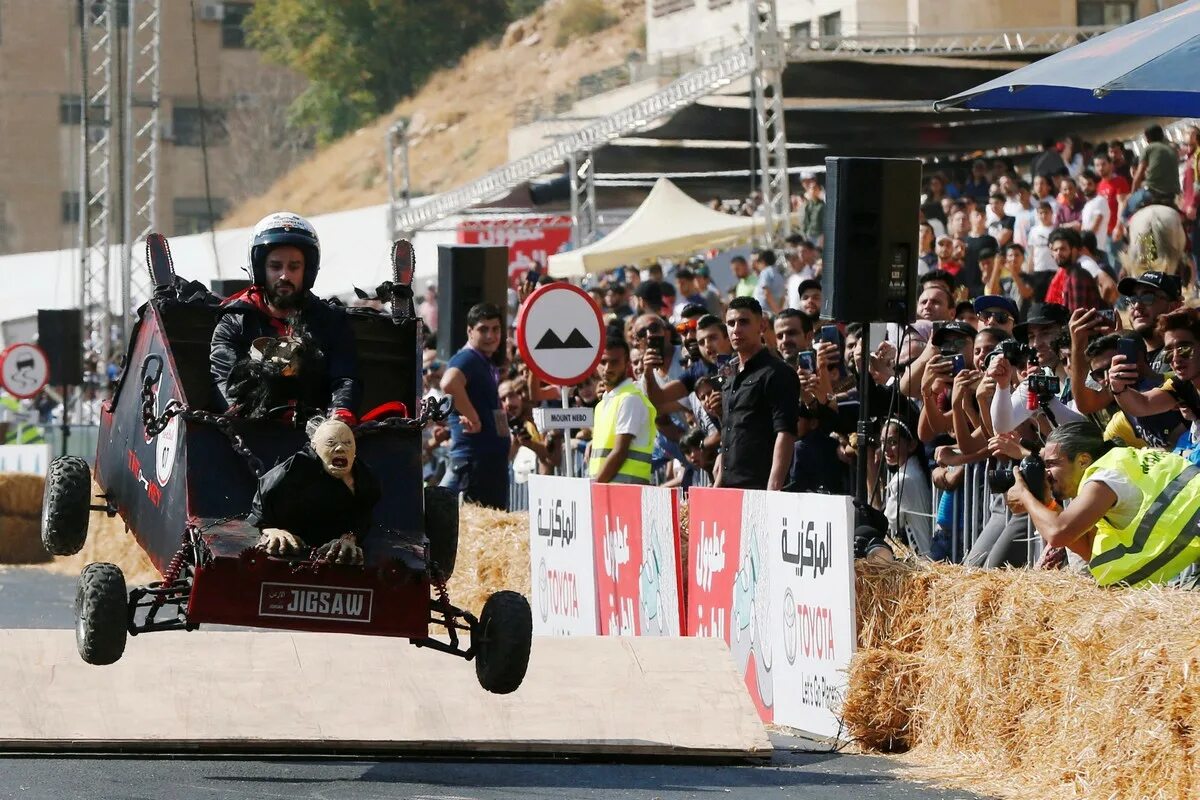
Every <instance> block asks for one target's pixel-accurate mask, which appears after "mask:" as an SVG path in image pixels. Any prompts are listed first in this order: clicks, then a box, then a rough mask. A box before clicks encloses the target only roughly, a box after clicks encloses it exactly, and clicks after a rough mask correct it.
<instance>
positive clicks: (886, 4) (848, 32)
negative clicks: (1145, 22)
mask: <svg viewBox="0 0 1200 800" xmlns="http://www.w3.org/2000/svg"><path fill="white" fill-rule="evenodd" d="M747 2H748V0H646V51H647V58H648V59H649V60H650V61H657V60H659V59H662V58H671V57H674V56H681V57H689V56H693V55H694V54H696V53H697V51H700V53H701V54H704V55H707V54H708V53H712V52H717V51H719V50H720V49H722V48H723V47H728V46H731V45H733V44H735V43H736V42H738V41H741V40H742V39H744V37H745V34H746V26H747V19H748V17H749V11H748V9H747ZM1179 2H1181V0H1049V2H1040V3H1035V2H1030V1H1029V0H978V2H966V0H951V1H950V2H947V0H777V13H778V16H779V24H780V27H781V28H782V29H783V31H784V33H785V35H786V36H788V38H789V39H791V40H792V41H793V42H795V41H798V40H801V39H809V40H814V39H820V38H823V37H842V36H891V35H895V36H903V35H918V34H920V35H928V34H943V33H964V32H974V31H996V32H999V31H1005V30H1010V31H1015V30H1029V29H1031V28H1071V27H1076V26H1093V25H1103V26H1113V25H1123V24H1125V23H1126V22H1132V21H1133V20H1135V19H1138V18H1139V17H1143V16H1146V15H1148V14H1152V13H1154V12H1155V11H1160V10H1162V9H1163V8H1166V7H1169V6H1173V5H1178V3H1179ZM812 46H819V45H817V44H816V42H814V43H813V45H812ZM701 57H703V55H702V56H701Z"/></svg>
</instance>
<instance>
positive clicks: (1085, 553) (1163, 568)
mask: <svg viewBox="0 0 1200 800" xmlns="http://www.w3.org/2000/svg"><path fill="white" fill-rule="evenodd" d="M1041 462H1042V464H1043V468H1044V470H1045V476H1046V479H1045V482H1044V484H1045V485H1044V486H1036V485H1033V484H1035V483H1036V481H1031V480H1029V474H1030V472H1036V471H1037V469H1036V466H1035V465H1033V464H1030V465H1028V466H1023V467H1022V468H1021V469H1018V470H1016V471H1015V474H1014V483H1013V487H1012V488H1011V489H1010V490H1009V491H1008V494H1007V496H1008V499H1009V502H1010V503H1012V504H1013V506H1014V507H1016V508H1020V509H1023V510H1025V511H1027V513H1028V514H1029V516H1030V518H1031V519H1032V521H1033V524H1034V527H1035V528H1036V529H1037V531H1038V533H1039V534H1041V536H1042V538H1043V539H1044V540H1045V542H1046V544H1048V545H1049V546H1051V547H1065V548H1067V549H1069V550H1070V551H1071V552H1073V553H1075V554H1076V555H1078V556H1080V557H1081V558H1083V559H1084V560H1086V561H1087V562H1088V569H1089V570H1090V571H1091V573H1092V576H1093V577H1094V578H1095V579H1096V582H1097V583H1098V584H1100V585H1101V586H1111V585H1126V586H1144V585H1149V584H1155V583H1165V582H1167V581H1169V580H1171V579H1172V578H1174V577H1176V576H1177V575H1179V573H1181V572H1183V570H1185V569H1187V568H1188V567H1190V566H1192V565H1193V564H1195V563H1196V562H1197V561H1198V560H1200V536H1197V535H1196V530H1197V529H1196V526H1197V522H1198V521H1200V470H1197V468H1196V467H1194V466H1193V465H1191V464H1190V463H1189V462H1188V461H1187V460H1186V459H1184V458H1181V457H1179V456H1177V455H1173V454H1171V453H1165V452H1163V451H1161V450H1157V449H1153V448H1133V447H1114V446H1113V445H1112V443H1111V442H1108V441H1106V440H1105V439H1104V435H1103V433H1102V432H1101V431H1100V429H1099V428H1098V427H1096V425H1095V424H1094V423H1092V422H1088V421H1080V422H1072V423H1067V424H1064V425H1061V426H1059V427H1058V428H1056V429H1055V430H1054V431H1052V432H1051V433H1050V435H1049V436H1048V437H1047V438H1046V446H1045V448H1044V449H1043V451H1042V454H1041ZM1031 467H1032V468H1033V469H1031ZM1039 490H1040V491H1039ZM1064 500H1070V501H1071V502H1070V504H1069V505H1067V506H1066V507H1065V508H1063V507H1062V506H1061V505H1060V502H1061V501H1064Z"/></svg>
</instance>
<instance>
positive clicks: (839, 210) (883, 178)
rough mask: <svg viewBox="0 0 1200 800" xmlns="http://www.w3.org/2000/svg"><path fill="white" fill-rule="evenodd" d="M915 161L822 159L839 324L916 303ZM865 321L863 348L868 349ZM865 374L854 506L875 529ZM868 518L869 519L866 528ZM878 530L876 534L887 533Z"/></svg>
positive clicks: (879, 318)
mask: <svg viewBox="0 0 1200 800" xmlns="http://www.w3.org/2000/svg"><path fill="white" fill-rule="evenodd" d="M920 202H921V162H920V161H918V160H916V159H907V158H905V159H901V158H840V157H831V158H827V159H825V268H824V272H823V280H822V296H823V301H824V302H823V304H822V308H821V311H822V315H823V316H825V317H831V318H833V319H836V320H838V321H840V322H862V323H871V322H898V323H907V322H909V321H910V320H911V319H912V318H913V314H914V313H915V312H916V308H917V226H918V222H917V220H918V212H919V207H920ZM870 330H871V328H870V325H868V324H864V325H863V330H862V338H861V340H860V341H861V343H862V352H863V353H864V357H869V355H866V354H869V353H870V352H871V341H870V339H871V335H870ZM870 382H871V376H870V371H869V370H867V369H865V368H864V369H859V372H858V402H859V412H858V414H859V416H858V459H857V464H856V467H857V469H856V470H855V487H854V505H855V506H856V513H855V531H856V535H857V532H858V530H859V529H860V528H864V527H872V528H878V527H880V523H879V521H878V516H879V515H878V512H875V511H874V510H873V509H871V508H870V505H869V503H868V502H867V451H868V449H869V442H870V434H871V430H870V416H871V411H870V397H871V392H870V385H871V383H870ZM872 519H874V520H875V524H874V525H872V522H871V521H872ZM882 527H883V530H879V531H877V532H878V534H879V535H880V536H881V537H882V536H883V535H885V534H886V533H887V525H886V523H882Z"/></svg>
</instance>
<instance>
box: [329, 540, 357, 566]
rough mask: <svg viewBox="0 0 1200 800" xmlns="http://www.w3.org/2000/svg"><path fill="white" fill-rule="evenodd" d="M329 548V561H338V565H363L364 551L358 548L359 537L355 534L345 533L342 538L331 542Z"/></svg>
mask: <svg viewBox="0 0 1200 800" xmlns="http://www.w3.org/2000/svg"><path fill="white" fill-rule="evenodd" d="M328 548H329V549H328V550H326V551H325V557H326V558H327V559H328V560H329V561H336V562H337V563H338V564H355V565H357V564H361V563H363V550H362V548H361V547H359V546H358V537H356V536H355V535H354V534H353V533H343V534H342V535H341V537H339V538H337V539H334V540H333V541H332V542H330V543H329V545H328Z"/></svg>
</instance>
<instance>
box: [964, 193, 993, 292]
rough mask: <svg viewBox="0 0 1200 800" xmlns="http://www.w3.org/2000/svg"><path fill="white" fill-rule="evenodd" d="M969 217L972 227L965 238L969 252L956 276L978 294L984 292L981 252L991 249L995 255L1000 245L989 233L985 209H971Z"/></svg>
mask: <svg viewBox="0 0 1200 800" xmlns="http://www.w3.org/2000/svg"><path fill="white" fill-rule="evenodd" d="M969 219H970V225H971V227H970V229H969V230H968V231H967V235H966V237H965V238H964V240H963V241H964V243H965V244H966V246H967V253H966V255H965V256H964V257H963V265H962V270H961V271H960V272H959V273H958V275H956V276H955V277H957V278H958V281H959V283H961V284H963V285H964V286H966V287H967V291H968V292H970V294H971V295H977V294H983V271H982V269H981V267H980V264H979V254H980V253H981V252H983V251H985V250H990V251H991V252H992V255H993V256H994V255H995V254H996V252H997V251H998V250H999V249H1000V245H999V244H998V243H997V242H996V238H995V237H994V236H992V235H991V234H989V233H988V229H987V217H986V216H985V215H984V212H983V209H981V208H973V209H971V212H970V215H969Z"/></svg>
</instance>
